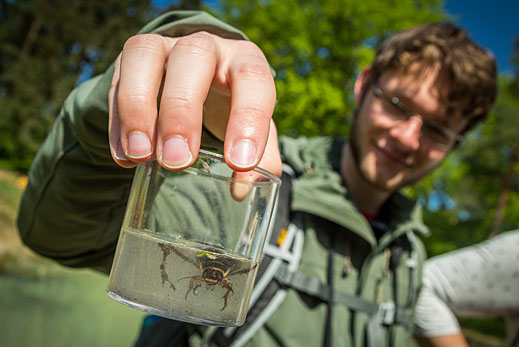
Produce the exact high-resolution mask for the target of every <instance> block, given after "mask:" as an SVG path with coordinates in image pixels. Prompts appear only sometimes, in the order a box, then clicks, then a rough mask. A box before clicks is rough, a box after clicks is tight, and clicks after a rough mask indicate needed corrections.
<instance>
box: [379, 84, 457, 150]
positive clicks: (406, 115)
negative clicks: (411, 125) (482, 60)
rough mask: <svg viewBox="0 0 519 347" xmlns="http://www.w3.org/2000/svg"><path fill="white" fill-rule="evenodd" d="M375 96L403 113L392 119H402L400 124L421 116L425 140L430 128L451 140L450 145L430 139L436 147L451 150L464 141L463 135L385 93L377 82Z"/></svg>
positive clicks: (422, 134)
mask: <svg viewBox="0 0 519 347" xmlns="http://www.w3.org/2000/svg"><path fill="white" fill-rule="evenodd" d="M373 95H374V96H375V97H376V98H377V99H381V100H383V101H386V102H388V103H390V104H391V105H393V106H395V107H396V108H398V109H399V110H401V111H402V112H403V115H394V114H391V117H394V118H398V119H400V120H399V123H400V122H406V121H408V120H409V119H410V118H411V117H413V116H420V121H421V122H422V128H421V131H420V134H421V136H422V137H423V138H425V136H424V129H426V128H429V129H432V130H433V131H437V132H441V133H444V134H445V136H446V137H449V138H450V139H451V140H450V143H441V142H438V141H434V140H431V139H430V138H428V141H429V142H430V144H431V145H433V146H434V147H437V148H440V149H446V148H449V147H450V146H451V145H452V146H453V147H455V146H457V145H459V144H460V143H461V142H462V141H463V139H464V137H463V135H461V134H456V133H455V132H454V131H451V130H449V129H446V128H444V127H442V126H440V125H438V124H437V123H435V122H432V121H429V120H426V119H424V118H423V116H422V115H421V114H420V113H418V112H416V111H413V110H412V109H411V108H410V107H408V106H407V105H406V104H404V103H403V102H402V101H401V100H400V99H399V98H398V97H396V96H391V95H389V94H387V93H386V92H384V91H383V90H382V89H381V88H380V87H379V86H378V81H375V83H374V85H373ZM386 112H387V111H386Z"/></svg>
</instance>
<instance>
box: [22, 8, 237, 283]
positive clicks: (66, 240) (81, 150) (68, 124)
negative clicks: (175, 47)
mask: <svg viewBox="0 0 519 347" xmlns="http://www.w3.org/2000/svg"><path fill="white" fill-rule="evenodd" d="M197 31H207V32H211V33H213V34H216V35H220V36H222V37H226V38H230V39H246V36H245V35H244V34H243V33H241V32H240V31H238V30H236V29H234V28H233V27H231V26H229V25H227V24H225V23H223V22H220V21H218V20H217V19H215V18H214V17H211V16H210V15H208V14H206V13H203V12H197V11H176V12H169V13H166V14H164V15H162V16H160V17H158V18H156V19H155V20H153V21H152V22H150V23H149V24H148V25H146V26H145V27H144V28H143V29H142V30H141V31H140V33H151V32H154V33H160V34H162V35H166V36H184V35H187V34H190V33H193V32H197ZM112 74H113V66H111V67H110V68H109V69H108V70H107V71H106V72H105V73H104V74H102V75H100V76H97V77H95V78H93V79H91V80H89V81H87V82H85V83H83V84H81V85H80V86H78V87H77V88H76V89H75V90H73V91H72V93H71V94H70V95H69V96H68V98H67V99H66V101H65V102H64V104H63V107H62V109H61V111H60V113H59V115H58V117H57V119H56V121H55V123H54V126H53V128H52V130H51V132H50V133H49V135H48V136H47V138H46V140H45V142H44V143H43V145H42V147H41V148H40V150H39V152H38V154H37V155H36V157H35V159H34V161H33V163H32V166H31V170H30V172H29V183H28V186H27V188H26V191H25V193H24V195H23V198H22V202H21V205H20V208H19V214H18V228H19V232H20V235H21V237H22V240H23V241H24V243H25V244H26V245H27V246H29V247H30V248H31V249H33V250H34V251H35V252H37V253H39V254H41V255H43V256H46V257H49V258H53V259H55V260H56V261H58V262H59V263H62V264H64V265H67V266H74V267H91V268H94V269H96V270H99V271H102V272H105V273H108V272H109V271H110V267H111V264H112V260H113V254H114V251H115V246H116V243H117V238H118V235H119V230H120V227H121V224H122V219H123V214H124V210H125V207H126V201H127V198H128V194H129V191H130V186H131V182H132V179H133V173H134V170H133V169H123V168H121V167H119V166H118V165H116V164H115V163H114V162H113V160H112V157H111V155H110V150H109V144H108V101H107V100H108V90H109V88H110V83H111V79H112Z"/></svg>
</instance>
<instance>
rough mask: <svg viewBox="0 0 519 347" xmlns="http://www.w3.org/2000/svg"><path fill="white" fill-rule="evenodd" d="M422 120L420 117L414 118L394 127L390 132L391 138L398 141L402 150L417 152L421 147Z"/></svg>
mask: <svg viewBox="0 0 519 347" xmlns="http://www.w3.org/2000/svg"><path fill="white" fill-rule="evenodd" d="M422 125H423V123H422V120H421V118H420V117H419V116H412V117H410V118H409V119H408V120H406V121H405V122H401V123H398V124H396V125H395V126H393V128H391V130H390V131H389V134H390V135H391V137H393V138H394V139H396V140H397V141H396V142H397V143H398V144H399V145H400V146H402V149H403V150H405V149H407V150H413V151H416V150H418V148H419V147H420V136H421V133H422Z"/></svg>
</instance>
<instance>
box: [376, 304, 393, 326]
mask: <svg viewBox="0 0 519 347" xmlns="http://www.w3.org/2000/svg"><path fill="white" fill-rule="evenodd" d="M395 316H396V306H395V303H394V302H393V301H388V302H384V303H382V304H380V305H379V307H378V311H377V317H378V321H379V322H380V323H381V324H383V325H392V324H394V323H395Z"/></svg>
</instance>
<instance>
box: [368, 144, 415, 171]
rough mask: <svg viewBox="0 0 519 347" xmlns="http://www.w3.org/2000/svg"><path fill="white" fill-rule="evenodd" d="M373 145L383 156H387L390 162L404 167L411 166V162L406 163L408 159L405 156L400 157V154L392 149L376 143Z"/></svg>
mask: <svg viewBox="0 0 519 347" xmlns="http://www.w3.org/2000/svg"><path fill="white" fill-rule="evenodd" d="M374 147H375V149H376V150H377V151H378V152H380V153H382V154H383V155H384V157H386V158H388V159H389V160H390V161H391V162H393V163H395V164H398V165H400V166H403V167H405V168H409V167H411V164H410V163H408V160H407V159H405V158H402V156H400V155H398V154H395V153H394V152H392V151H388V150H386V149H384V148H381V147H379V146H377V145H375V146H374Z"/></svg>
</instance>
